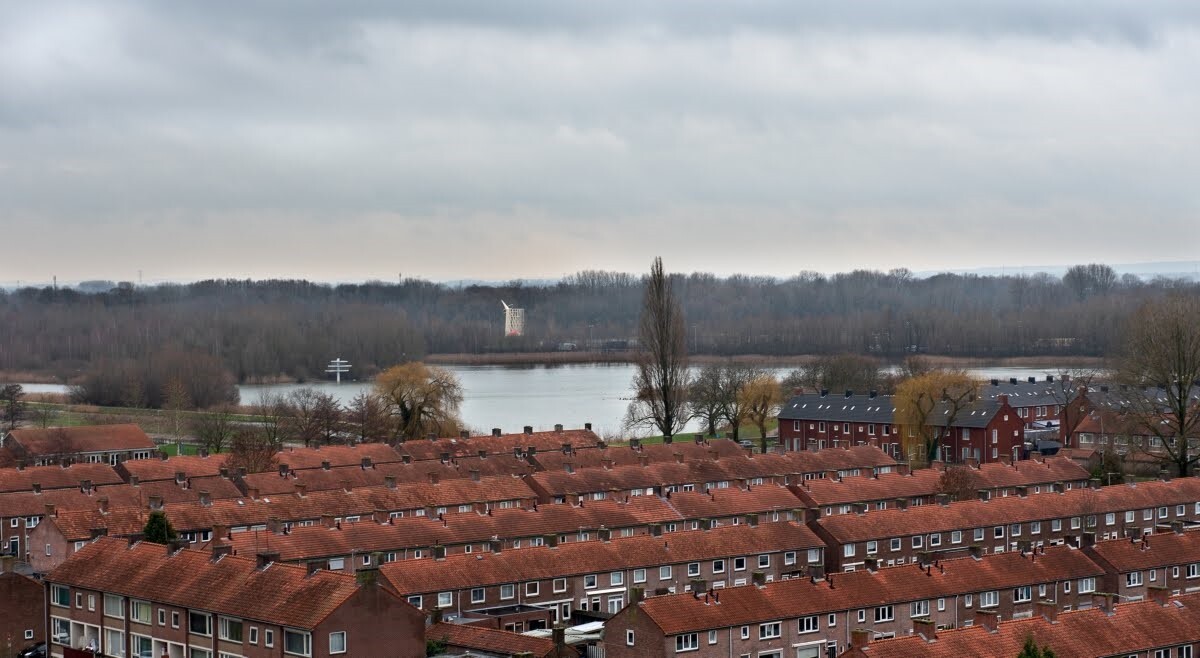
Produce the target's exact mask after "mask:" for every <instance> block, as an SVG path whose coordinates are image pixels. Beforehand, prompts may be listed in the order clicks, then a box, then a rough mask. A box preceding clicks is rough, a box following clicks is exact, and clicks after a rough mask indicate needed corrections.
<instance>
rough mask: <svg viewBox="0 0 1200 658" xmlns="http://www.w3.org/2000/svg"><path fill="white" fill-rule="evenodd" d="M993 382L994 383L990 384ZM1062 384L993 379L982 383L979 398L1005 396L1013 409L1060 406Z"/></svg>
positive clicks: (1062, 393)
mask: <svg viewBox="0 0 1200 658" xmlns="http://www.w3.org/2000/svg"><path fill="white" fill-rule="evenodd" d="M992 382H995V383H992ZM1064 386H1066V384H1064V383H1063V382H1060V381H1057V380H1055V381H1050V382H1048V381H1044V380H1043V381H1034V382H1030V381H1029V380H1028V379H1018V380H1016V383H1015V384H1014V383H1012V380H1011V379H993V380H991V381H987V382H984V384H983V386H981V387H980V388H979V396H980V397H981V398H983V399H985V400H995V399H996V398H997V397H998V396H1001V395H1007V396H1008V404H1009V405H1010V406H1013V407H1042V406H1052V405H1056V404H1062V403H1063V401H1064V398H1065V396H1064V388H1063V387H1064Z"/></svg>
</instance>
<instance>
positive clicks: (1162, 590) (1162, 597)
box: [1146, 585, 1171, 607]
mask: <svg viewBox="0 0 1200 658" xmlns="http://www.w3.org/2000/svg"><path fill="white" fill-rule="evenodd" d="M1146 590H1147V592H1148V593H1149V594H1150V600H1151V601H1154V602H1155V603H1157V604H1159V605H1160V606H1163V607H1166V605H1167V602H1168V601H1170V600H1171V590H1169V589H1167V588H1166V587H1159V586H1157V585H1151V586H1150V587H1147V588H1146Z"/></svg>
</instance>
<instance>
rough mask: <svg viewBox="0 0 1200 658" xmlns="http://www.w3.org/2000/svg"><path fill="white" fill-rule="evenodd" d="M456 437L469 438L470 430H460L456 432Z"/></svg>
mask: <svg viewBox="0 0 1200 658" xmlns="http://www.w3.org/2000/svg"><path fill="white" fill-rule="evenodd" d="M458 438H460V439H469V438H471V430H462V431H460V432H459V433H458Z"/></svg>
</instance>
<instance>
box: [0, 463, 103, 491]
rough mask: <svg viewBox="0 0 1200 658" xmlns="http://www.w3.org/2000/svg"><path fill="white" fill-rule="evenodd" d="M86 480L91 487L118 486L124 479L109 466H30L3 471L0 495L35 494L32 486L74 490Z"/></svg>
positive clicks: (43, 488) (0, 475) (0, 472)
mask: <svg viewBox="0 0 1200 658" xmlns="http://www.w3.org/2000/svg"><path fill="white" fill-rule="evenodd" d="M84 480H91V482H92V484H93V485H95V486H99V485H102V484H117V483H119V482H121V476H120V475H117V472H116V471H114V470H113V468H112V467H111V466H109V465H108V464H86V463H85V464H72V465H70V466H67V467H65V468H64V467H62V466H29V467H25V468H23V469H16V468H6V469H3V470H0V493H4V492H9V491H33V485H34V484H37V485H39V486H41V488H42V490H43V491H45V490H48V489H73V488H75V487H78V486H79V485H80V484H81V483H82V482H83V481H84Z"/></svg>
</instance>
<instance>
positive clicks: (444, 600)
mask: <svg viewBox="0 0 1200 658" xmlns="http://www.w3.org/2000/svg"><path fill="white" fill-rule="evenodd" d="M437 605H438V607H439V608H449V607H450V606H452V605H454V592H438V600H437ZM268 632H269V631H268Z"/></svg>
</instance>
